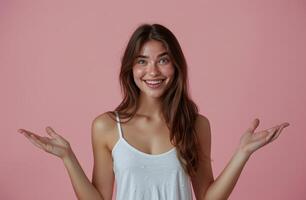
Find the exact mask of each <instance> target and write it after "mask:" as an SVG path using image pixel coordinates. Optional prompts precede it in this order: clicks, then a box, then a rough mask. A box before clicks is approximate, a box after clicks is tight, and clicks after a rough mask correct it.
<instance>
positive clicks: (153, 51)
mask: <svg viewBox="0 0 306 200" xmlns="http://www.w3.org/2000/svg"><path fill="white" fill-rule="evenodd" d="M166 53H167V49H166V48H165V45H164V44H163V43H162V42H160V41H157V40H149V41H147V42H145V43H144V44H143V45H142V47H141V49H140V51H139V55H141V56H146V57H153V58H154V57H158V56H161V55H162V54H163V55H164V54H166Z"/></svg>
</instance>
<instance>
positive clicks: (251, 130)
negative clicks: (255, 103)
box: [247, 118, 259, 133]
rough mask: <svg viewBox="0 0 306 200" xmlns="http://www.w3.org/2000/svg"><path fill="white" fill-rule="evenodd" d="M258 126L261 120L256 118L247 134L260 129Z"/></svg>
mask: <svg viewBox="0 0 306 200" xmlns="http://www.w3.org/2000/svg"><path fill="white" fill-rule="evenodd" d="M258 125H259V119H257V118H256V119H254V120H253V122H252V123H251V126H250V127H249V128H248V129H247V132H251V133H253V132H254V131H255V129H256V128H257V127H258Z"/></svg>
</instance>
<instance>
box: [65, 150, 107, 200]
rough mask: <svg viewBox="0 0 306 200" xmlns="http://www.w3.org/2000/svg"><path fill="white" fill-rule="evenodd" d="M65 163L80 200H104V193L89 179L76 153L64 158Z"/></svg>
mask: <svg viewBox="0 0 306 200" xmlns="http://www.w3.org/2000/svg"><path fill="white" fill-rule="evenodd" d="M63 162H64V165H65V167H66V169H67V171H68V174H69V177H70V180H71V183H72V186H73V190H74V192H75V194H76V196H77V198H78V199H79V200H104V198H103V197H102V195H101V194H100V193H99V192H98V190H97V189H96V188H95V187H94V186H93V184H92V183H91V182H90V181H89V180H88V177H87V176H86V174H85V173H84V171H83V169H82V167H81V165H80V163H79V162H78V160H77V158H76V156H75V154H74V153H73V152H72V151H71V153H70V155H69V156H67V157H65V158H63Z"/></svg>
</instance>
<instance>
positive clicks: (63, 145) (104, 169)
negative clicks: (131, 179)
mask: <svg viewBox="0 0 306 200" xmlns="http://www.w3.org/2000/svg"><path fill="white" fill-rule="evenodd" d="M109 122H110V121H109V118H108V117H107V116H106V115H101V116H99V117H97V118H96V119H95V120H94V121H93V123H92V134H91V135H92V145H93V152H94V171H93V181H92V183H91V182H90V180H89V179H88V178H87V176H86V174H85V173H84V171H83V169H82V167H81V165H80V163H79V162H78V160H77V158H76V156H75V154H74V152H73V151H72V149H71V147H70V144H69V142H68V141H67V140H66V139H65V138H63V137H62V136H61V135H59V134H58V133H56V132H55V131H54V130H53V129H52V128H51V127H47V128H46V131H47V133H48V134H49V135H50V136H51V138H49V137H42V136H39V135H37V134H35V133H33V132H30V131H28V130H25V129H19V130H18V131H19V132H20V133H22V134H23V135H24V136H26V137H27V138H28V139H29V140H30V141H31V143H33V144H34V145H35V146H37V147H39V148H40V149H42V150H44V151H46V152H48V153H50V154H53V155H56V156H57V157H59V158H61V159H62V161H63V163H64V165H65V167H66V169H67V171H68V174H69V177H70V180H71V183H72V185H73V189H74V192H75V194H76V196H77V198H78V199H79V200H111V198H112V189H113V183H114V175H113V171H112V158H111V153H110V151H109V149H108V148H107V145H106V140H107V136H108V135H110V134H108V133H109V132H111V127H112V126H111V123H109Z"/></svg>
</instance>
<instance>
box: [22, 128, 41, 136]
mask: <svg viewBox="0 0 306 200" xmlns="http://www.w3.org/2000/svg"><path fill="white" fill-rule="evenodd" d="M19 130H20V131H19V132H20V133H22V134H23V135H25V136H31V135H35V136H36V137H40V136H39V135H37V134H35V133H33V132H31V131H28V130H25V129H19Z"/></svg>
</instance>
